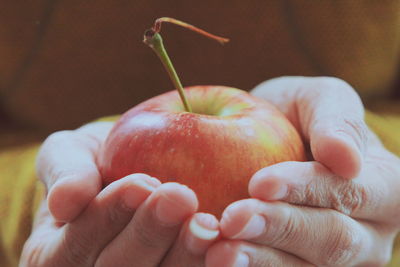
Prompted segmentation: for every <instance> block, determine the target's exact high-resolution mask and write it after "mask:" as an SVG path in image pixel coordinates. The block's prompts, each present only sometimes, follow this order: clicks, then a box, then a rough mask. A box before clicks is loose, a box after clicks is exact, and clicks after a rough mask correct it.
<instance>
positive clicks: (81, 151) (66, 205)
mask: <svg viewBox="0 0 400 267" xmlns="http://www.w3.org/2000/svg"><path fill="white" fill-rule="evenodd" d="M111 127H112V124H111V123H93V124H89V125H87V126H84V127H82V128H80V129H78V130H75V131H64V132H58V133H55V134H53V135H52V136H50V137H49V138H48V139H47V140H46V141H45V143H44V144H43V146H42V148H41V150H40V152H39V156H38V161H37V169H38V175H39V177H40V179H41V180H42V181H43V182H44V184H45V185H46V187H47V191H48V194H47V198H46V199H45V200H43V203H42V205H41V207H40V209H39V211H38V213H37V215H36V220H35V224H34V227H33V230H32V233H31V236H30V238H29V239H28V241H27V242H26V244H25V246H24V249H23V253H22V256H21V263H20V266H60V267H62V266H141V267H142V266H155V265H160V266H166V267H168V266H176V264H175V263H176V262H179V263H180V264H182V266H202V265H203V262H204V254H205V252H206V249H207V248H208V247H209V246H210V245H211V243H212V242H213V241H214V240H215V239H216V238H217V236H218V234H219V232H218V221H217V220H216V218H215V217H214V216H212V215H210V214H205V213H195V212H196V210H197V206H198V202H197V198H196V195H195V194H194V192H193V191H192V190H190V189H189V188H187V187H186V186H183V185H179V184H176V183H166V184H161V183H160V182H159V181H158V180H157V179H155V178H152V177H149V176H148V175H145V174H132V175H129V176H127V177H124V178H122V179H120V180H118V181H115V182H113V183H111V184H110V185H109V186H107V187H106V188H104V189H102V188H101V186H102V185H101V184H102V183H101V177H100V174H99V171H98V169H97V166H96V155H97V152H98V150H99V146H100V144H101V143H102V142H103V141H104V139H105V138H106V136H107V134H108V132H109V130H110V129H111Z"/></svg>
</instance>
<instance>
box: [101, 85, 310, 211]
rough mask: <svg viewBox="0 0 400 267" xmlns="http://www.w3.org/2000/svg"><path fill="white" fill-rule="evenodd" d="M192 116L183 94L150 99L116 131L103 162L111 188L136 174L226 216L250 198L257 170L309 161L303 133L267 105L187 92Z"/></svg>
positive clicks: (227, 93) (234, 92)
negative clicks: (182, 190) (188, 192)
mask: <svg viewBox="0 0 400 267" xmlns="http://www.w3.org/2000/svg"><path fill="white" fill-rule="evenodd" d="M185 91H186V94H187V100H188V101H189V102H190V103H191V105H192V109H193V112H186V111H185V109H184V106H183V105H182V102H181V99H180V97H179V95H178V92H177V91H172V92H168V93H165V94H163V95H160V96H157V97H154V98H152V99H149V100H147V101H145V102H143V103H141V104H139V105H138V106H136V107H134V108H132V109H131V110H129V111H128V112H126V113H125V114H124V115H123V116H122V117H121V118H120V120H119V121H118V122H117V123H116V124H115V126H114V128H113V129H112V131H111V133H110V135H109V136H108V138H107V140H106V142H105V144H104V146H103V147H102V153H101V156H100V157H99V162H98V163H99V166H100V170H101V174H102V176H103V179H104V183H105V184H109V183H111V182H113V181H114V180H117V179H119V178H122V177H124V176H126V175H129V174H131V173H146V174H149V175H151V176H154V177H156V178H159V179H160V180H161V181H162V182H178V183H182V184H185V185H187V186H189V187H190V188H191V189H193V190H194V191H195V192H196V193H197V196H198V198H199V202H200V210H201V211H205V212H210V213H212V214H215V215H220V214H221V212H222V211H223V209H224V208H225V207H226V206H227V205H228V204H230V203H232V202H233V201H235V200H239V199H243V198H246V197H248V191H247V188H248V182H249V179H250V178H251V176H252V175H253V174H254V173H255V172H256V171H258V170H259V169H261V168H263V167H266V166H269V165H271V164H275V163H278V162H282V161H293V160H294V161H302V160H305V154H304V147H303V143H302V141H301V138H300V136H299V134H298V133H297V131H296V129H295V128H294V127H293V126H292V124H291V123H290V122H289V121H288V120H287V118H286V117H285V116H284V115H283V114H282V113H281V112H280V111H279V110H277V108H275V107H274V106H273V105H271V104H269V103H268V102H266V101H264V100H261V99H258V98H255V97H253V96H251V95H250V94H248V93H247V92H245V91H242V90H239V89H235V88H230V87H224V86H194V87H189V88H186V90H185Z"/></svg>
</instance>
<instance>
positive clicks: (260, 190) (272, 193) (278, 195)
mask: <svg viewBox="0 0 400 267" xmlns="http://www.w3.org/2000/svg"><path fill="white" fill-rule="evenodd" d="M279 169H280V167H279V166H274V165H273V166H270V167H266V168H263V169H261V170H259V171H258V172H256V173H255V174H254V175H253V177H252V178H251V179H250V182H249V195H250V196H251V197H254V198H259V199H263V200H278V199H282V198H283V197H284V196H285V195H286V193H287V186H286V185H285V183H284V181H283V180H282V175H280V173H279Z"/></svg>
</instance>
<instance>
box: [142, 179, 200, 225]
mask: <svg viewBox="0 0 400 267" xmlns="http://www.w3.org/2000/svg"><path fill="white" fill-rule="evenodd" d="M149 201H150V202H151V203H154V206H153V204H151V205H152V206H153V207H154V214H155V217H156V218H157V220H158V221H159V222H161V223H162V224H164V225H169V226H176V225H178V224H181V223H183V222H184V221H185V220H186V219H187V218H189V217H190V216H192V215H193V214H194V213H195V212H196V211H197V209H198V206H199V203H198V200H197V197H196V194H195V193H194V192H193V190H191V189H190V188H189V187H187V186H184V185H181V184H178V183H165V184H162V185H160V186H159V187H158V188H157V190H156V191H155V193H154V194H153V195H152V198H151V199H150V200H149Z"/></svg>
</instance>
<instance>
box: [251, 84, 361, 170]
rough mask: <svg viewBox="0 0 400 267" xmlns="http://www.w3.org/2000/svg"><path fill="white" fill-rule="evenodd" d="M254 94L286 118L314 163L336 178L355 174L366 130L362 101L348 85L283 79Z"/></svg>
mask: <svg viewBox="0 0 400 267" xmlns="http://www.w3.org/2000/svg"><path fill="white" fill-rule="evenodd" d="M253 94H254V95H256V96H259V97H262V98H265V99H267V100H269V101H270V102H272V103H273V104H275V105H277V106H278V108H279V109H281V110H282V111H283V112H284V113H285V114H286V115H287V116H288V118H289V119H290V120H291V121H292V122H293V123H294V125H295V126H296V127H297V129H298V130H299V131H300V132H301V133H302V134H303V135H304V137H305V138H306V140H307V141H309V142H310V146H311V151H312V154H313V157H314V158H315V159H316V160H317V161H319V162H321V163H323V164H324V165H326V166H327V167H328V168H329V169H331V170H332V171H333V172H334V173H336V174H337V175H339V176H342V177H345V178H354V177H356V176H357V175H358V173H359V172H360V169H361V164H362V159H363V155H364V154H365V151H366V147H367V142H368V134H367V133H368V130H367V126H366V124H365V122H364V108H363V105H362V102H361V100H360V98H359V96H358V95H357V93H356V92H355V91H354V89H352V88H351V86H350V85H348V84H347V83H345V82H344V81H342V80H340V79H336V78H328V77H319V78H307V77H284V78H279V79H273V80H270V81H267V82H265V83H262V84H260V85H259V86H257V87H256V88H255V89H254V91H253Z"/></svg>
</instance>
